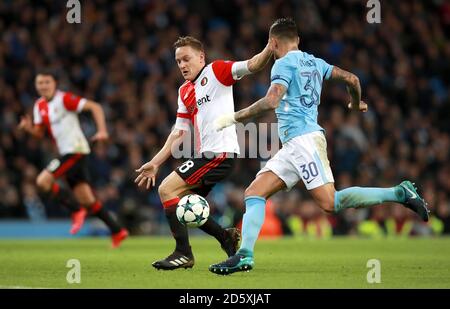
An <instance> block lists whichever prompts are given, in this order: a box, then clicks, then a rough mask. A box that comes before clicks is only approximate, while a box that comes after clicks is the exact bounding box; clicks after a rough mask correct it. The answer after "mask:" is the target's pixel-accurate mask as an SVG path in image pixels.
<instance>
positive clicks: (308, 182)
mask: <svg viewBox="0 0 450 309" xmlns="http://www.w3.org/2000/svg"><path fill="white" fill-rule="evenodd" d="M314 179H316V177H314V178H313V179H311V180H310V181H308V180H307V181H306V183H307V184H310V183H311V182H312V181H313V180H314Z"/></svg>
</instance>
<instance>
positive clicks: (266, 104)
mask: <svg viewBox="0 0 450 309" xmlns="http://www.w3.org/2000/svg"><path fill="white" fill-rule="evenodd" d="M286 90H287V89H286V87H285V86H283V85H280V84H272V85H271V86H270V88H269V90H268V91H267V94H266V96H265V97H264V98H262V99H259V100H258V101H256V102H255V103H253V104H252V105H250V106H249V107H247V108H244V109H241V110H240V111H238V112H236V114H235V115H234V118H235V119H236V121H238V122H241V121H242V120H244V119H247V118H251V117H254V116H259V115H261V114H263V113H265V112H267V111H269V110H274V109H275V108H277V107H278V104H279V103H280V101H281V98H283V96H284V94H285V93H286Z"/></svg>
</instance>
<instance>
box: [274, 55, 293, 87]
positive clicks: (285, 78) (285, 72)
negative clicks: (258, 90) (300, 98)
mask: <svg viewBox="0 0 450 309" xmlns="http://www.w3.org/2000/svg"><path fill="white" fill-rule="evenodd" d="M291 80H292V68H291V67H290V65H289V63H288V62H287V61H286V59H283V58H282V59H280V60H277V61H275V64H274V65H273V67H272V72H271V74H270V82H271V84H281V85H283V86H285V87H286V88H289V84H290V83H291Z"/></svg>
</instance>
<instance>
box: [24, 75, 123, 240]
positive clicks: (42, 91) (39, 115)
mask: <svg viewBox="0 0 450 309" xmlns="http://www.w3.org/2000/svg"><path fill="white" fill-rule="evenodd" d="M35 86H36V90H37V92H38V94H39V95H40V96H41V97H40V98H39V99H38V100H37V101H36V102H35V104H34V110H33V118H34V119H33V120H32V119H31V117H30V116H29V115H26V116H23V117H22V119H21V121H20V123H19V128H20V129H23V130H25V131H26V132H28V133H30V134H31V135H33V136H34V137H37V138H42V137H44V135H45V132H46V131H47V132H48V133H49V135H50V136H51V137H52V138H53V140H54V142H55V143H56V146H57V148H58V152H59V155H60V157H59V158H58V159H54V160H52V161H51V162H50V164H49V165H48V166H47V167H46V168H45V169H44V170H43V171H42V172H41V173H40V174H39V175H38V177H37V180H36V184H37V186H38V188H39V190H40V192H41V193H43V195H46V196H47V197H50V198H54V199H55V200H56V201H58V202H59V203H61V204H63V205H65V206H66V207H68V208H69V210H70V211H71V213H72V228H71V230H70V233H71V234H76V233H77V232H78V231H79V230H80V229H81V227H82V225H83V223H84V219H85V217H86V215H87V213H88V210H89V211H90V212H91V213H92V214H94V215H95V216H97V217H98V218H100V219H101V220H103V222H105V224H106V225H107V226H108V227H109V229H110V230H111V233H112V245H113V247H118V246H119V245H120V243H121V242H122V241H123V240H124V239H125V238H126V237H127V236H128V232H127V230H126V229H124V228H122V227H121V226H120V225H119V224H118V223H117V221H116V220H115V219H114V218H113V217H112V216H111V214H110V213H109V212H108V211H107V210H106V209H104V208H103V205H102V203H101V202H100V201H99V200H98V199H97V198H96V197H95V195H94V193H93V191H92V188H91V186H90V185H89V177H90V176H89V170H88V167H87V162H86V160H87V155H88V154H89V153H90V148H89V143H88V141H87V140H86V137H85V136H84V134H83V132H82V130H81V127H80V122H79V120H78V113H80V112H84V111H88V112H91V113H92V116H93V118H94V121H95V124H96V126H97V133H96V134H95V135H94V136H93V137H92V138H91V140H92V141H93V142H96V141H99V142H100V141H106V140H107V139H108V131H107V128H106V123H105V115H104V113H103V109H102V107H101V105H100V104H98V103H96V102H93V101H90V100H86V99H85V98H81V97H79V96H76V95H74V94H72V93H70V92H63V91H60V90H58V89H57V82H56V77H55V75H54V74H53V73H52V72H51V71H47V70H43V71H41V72H39V73H38V74H37V75H36V79H35ZM33 121H34V123H33ZM63 176H64V177H65V178H66V180H67V182H68V184H69V186H70V187H71V189H72V191H73V194H72V192H70V191H69V190H68V189H66V188H64V187H63V186H60V185H59V184H58V183H57V182H56V179H58V178H60V177H63ZM80 205H81V207H80ZM87 209H88V210H87Z"/></svg>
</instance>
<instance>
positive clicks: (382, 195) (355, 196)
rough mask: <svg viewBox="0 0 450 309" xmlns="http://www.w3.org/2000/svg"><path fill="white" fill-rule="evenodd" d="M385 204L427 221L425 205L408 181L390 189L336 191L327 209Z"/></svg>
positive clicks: (355, 188)
mask: <svg viewBox="0 0 450 309" xmlns="http://www.w3.org/2000/svg"><path fill="white" fill-rule="evenodd" d="M385 202H395V203H400V204H402V205H404V206H405V207H407V208H409V209H411V210H412V211H414V212H416V213H417V214H418V215H419V216H420V217H421V218H422V220H424V221H428V216H429V210H428V208H427V203H426V202H425V200H424V199H423V198H421V197H420V196H419V194H418V193H417V191H416V187H415V186H414V184H413V183H411V182H410V181H403V182H402V183H400V184H399V185H397V186H394V187H391V188H367V187H350V188H346V189H343V190H340V191H336V192H335V194H334V200H333V203H332V204H331V203H330V204H329V205H328V207H333V210H334V211H335V212H339V211H341V210H343V209H346V208H357V207H371V206H375V205H379V204H382V203H385Z"/></svg>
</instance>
